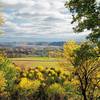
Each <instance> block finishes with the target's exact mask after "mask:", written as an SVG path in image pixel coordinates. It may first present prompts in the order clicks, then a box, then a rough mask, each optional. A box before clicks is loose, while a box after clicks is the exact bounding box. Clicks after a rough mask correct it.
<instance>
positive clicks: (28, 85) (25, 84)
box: [18, 78, 41, 96]
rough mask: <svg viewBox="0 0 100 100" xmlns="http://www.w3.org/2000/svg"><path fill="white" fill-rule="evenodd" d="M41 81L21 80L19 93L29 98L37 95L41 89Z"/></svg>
mask: <svg viewBox="0 0 100 100" xmlns="http://www.w3.org/2000/svg"><path fill="white" fill-rule="evenodd" d="M40 84H41V83H40V81H39V80H35V81H33V80H29V79H28V78H21V81H20V82H19V84H18V88H19V92H20V94H22V95H25V96H28V95H30V94H32V93H35V92H36V91H37V90H38V88H39V87H40Z"/></svg>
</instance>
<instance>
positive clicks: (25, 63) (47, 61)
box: [9, 57, 63, 67]
mask: <svg viewBox="0 0 100 100" xmlns="http://www.w3.org/2000/svg"><path fill="white" fill-rule="evenodd" d="M9 59H10V60H11V61H12V62H13V63H14V64H15V65H17V66H21V67H37V66H44V67H59V66H60V63H61V62H63V60H62V59H60V58H59V59H56V58H48V57H26V58H9Z"/></svg>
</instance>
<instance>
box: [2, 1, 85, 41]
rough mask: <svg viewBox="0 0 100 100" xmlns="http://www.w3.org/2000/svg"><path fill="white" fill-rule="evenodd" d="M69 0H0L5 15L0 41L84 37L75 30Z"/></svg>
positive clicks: (76, 38)
mask: <svg viewBox="0 0 100 100" xmlns="http://www.w3.org/2000/svg"><path fill="white" fill-rule="evenodd" d="M65 1H66V0H0V4H2V5H3V8H1V9H0V10H1V12H2V13H3V16H4V18H5V24H4V25H3V27H2V29H3V31H4V34H3V35H1V36H0V41H25V40H26V41H49V40H53V41H58V40H70V39H75V40H82V39H84V38H85V36H86V34H76V33H74V32H73V30H72V27H73V26H74V25H71V24H70V22H71V20H72V17H71V14H70V12H69V11H68V9H65V7H64V3H65Z"/></svg>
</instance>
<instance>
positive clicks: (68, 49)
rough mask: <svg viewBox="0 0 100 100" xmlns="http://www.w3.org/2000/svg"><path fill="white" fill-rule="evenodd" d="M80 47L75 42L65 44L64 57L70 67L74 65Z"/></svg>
mask: <svg viewBox="0 0 100 100" xmlns="http://www.w3.org/2000/svg"><path fill="white" fill-rule="evenodd" d="M79 47H80V46H79V45H78V44H77V43H76V42H75V41H69V42H67V43H65V44H64V57H65V60H66V61H67V63H68V64H69V65H72V64H73V61H74V58H75V50H76V49H78V48H79Z"/></svg>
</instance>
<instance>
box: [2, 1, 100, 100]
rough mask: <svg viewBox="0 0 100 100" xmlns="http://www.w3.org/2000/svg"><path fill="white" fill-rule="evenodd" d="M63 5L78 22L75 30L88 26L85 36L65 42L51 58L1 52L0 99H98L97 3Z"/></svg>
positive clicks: (99, 10)
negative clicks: (27, 56)
mask: <svg viewBox="0 0 100 100" xmlns="http://www.w3.org/2000/svg"><path fill="white" fill-rule="evenodd" d="M65 6H66V7H67V8H69V10H70V12H71V13H72V16H73V21H72V23H74V22H77V23H78V25H77V26H76V27H75V28H74V30H75V32H83V31H84V30H91V33H90V34H89V35H88V37H87V38H88V39H87V40H86V41H85V42H83V43H81V44H77V43H76V42H75V41H69V42H66V43H65V44H64V46H63V50H62V51H60V52H57V54H59V56H57V57H55V58H52V57H51V56H50V57H49V58H47V57H46V58H45V57H44V58H41V57H40V58H10V59H9V58H7V57H6V56H4V55H3V54H2V53H1V54H0V100H100V20H99V19H100V4H97V3H96V0H70V1H67V2H66V4H65ZM0 23H1V24H0V25H2V23H3V20H2V18H1V17H0ZM53 54H54V52H53ZM21 60H22V61H24V60H27V62H26V64H28V65H27V66H26V64H25V62H23V63H22V64H23V65H20V64H18V62H17V61H21ZM30 60H31V62H30ZM34 60H38V61H37V62H34ZM49 61H51V63H52V65H51V64H50V65H49V63H48V62H49ZM40 62H42V64H41V63H40ZM45 62H46V63H45ZM34 63H35V64H34ZM56 63H57V64H56ZM40 64H41V65H40Z"/></svg>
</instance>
